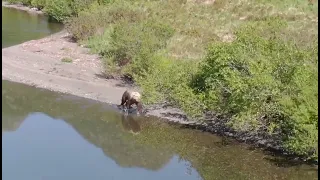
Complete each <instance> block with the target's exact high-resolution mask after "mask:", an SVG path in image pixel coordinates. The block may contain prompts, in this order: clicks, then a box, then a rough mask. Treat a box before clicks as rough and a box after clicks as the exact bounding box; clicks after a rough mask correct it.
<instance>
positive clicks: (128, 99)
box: [119, 90, 142, 114]
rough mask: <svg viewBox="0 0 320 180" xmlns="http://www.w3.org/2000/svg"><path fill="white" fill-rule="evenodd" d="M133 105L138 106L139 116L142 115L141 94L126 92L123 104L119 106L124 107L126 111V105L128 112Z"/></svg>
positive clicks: (122, 99) (123, 96) (122, 100)
mask: <svg viewBox="0 0 320 180" xmlns="http://www.w3.org/2000/svg"><path fill="white" fill-rule="evenodd" d="M132 104H135V105H136V106H137V110H138V112H139V114H142V103H141V95H140V93H138V92H135V91H129V90H126V91H125V92H124V93H123V95H122V98H121V104H120V105H119V106H122V108H123V109H124V105H126V107H127V110H128V111H129V109H130V108H131V105H132Z"/></svg>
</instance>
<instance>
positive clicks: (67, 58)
mask: <svg viewBox="0 0 320 180" xmlns="http://www.w3.org/2000/svg"><path fill="white" fill-rule="evenodd" d="M61 62H64V63H72V62H73V60H72V59H71V58H69V57H64V58H62V59H61Z"/></svg>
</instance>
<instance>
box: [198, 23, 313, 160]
mask: <svg viewBox="0 0 320 180" xmlns="http://www.w3.org/2000/svg"><path fill="white" fill-rule="evenodd" d="M286 28H287V24H286V23H284V22H282V21H280V20H279V19H278V18H270V19H265V20H263V21H256V22H252V23H248V25H246V26H244V27H242V28H240V29H239V30H238V31H237V32H236V33H235V34H236V37H237V38H236V40H235V41H233V42H232V43H216V44H213V45H212V46H211V47H210V48H209V49H208V53H207V56H206V59H205V63H204V64H203V65H202V66H201V68H200V71H199V73H198V74H197V76H196V78H194V80H193V82H192V87H193V88H194V89H195V91H196V92H197V93H199V94H203V96H204V97H205V98H204V99H205V100H206V101H205V104H206V108H207V109H208V110H212V111H218V112H220V113H225V114H229V115H230V116H231V117H232V121H231V125H232V126H233V127H234V128H237V129H240V130H246V131H248V130H249V131H254V130H257V129H259V128H269V129H271V128H270V127H272V128H273V129H274V130H275V131H278V132H279V131H280V132H282V136H283V138H284V141H285V142H284V145H285V147H286V148H287V149H288V150H291V151H293V152H296V153H298V154H303V155H305V154H308V153H309V152H310V151H312V150H314V149H316V148H317V147H316V146H317V144H316V142H317V141H318V126H317V124H318V92H317V89H318V76H317V73H318V68H317V65H318V59H317V53H318V52H317V50H316V51H315V48H313V49H312V48H305V49H299V48H298V46H296V45H295V44H294V42H293V41H290V39H288V38H287V37H286V36H285V34H284V33H285V30H286ZM315 46H317V44H316V43H314V44H313V47H315Z"/></svg>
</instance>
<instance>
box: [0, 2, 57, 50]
mask: <svg viewBox="0 0 320 180" xmlns="http://www.w3.org/2000/svg"><path fill="white" fill-rule="evenodd" d="M61 29H62V25H61V24H59V23H53V22H50V23H49V22H48V18H47V17H46V16H40V15H37V14H31V13H28V12H25V11H20V10H17V9H11V8H4V7H2V48H5V47H9V46H12V45H16V44H20V43H22V42H25V41H28V40H32V39H39V38H42V37H45V36H48V35H50V34H53V33H55V32H58V31H60V30H61Z"/></svg>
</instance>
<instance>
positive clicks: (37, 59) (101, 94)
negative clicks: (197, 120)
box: [2, 31, 182, 122]
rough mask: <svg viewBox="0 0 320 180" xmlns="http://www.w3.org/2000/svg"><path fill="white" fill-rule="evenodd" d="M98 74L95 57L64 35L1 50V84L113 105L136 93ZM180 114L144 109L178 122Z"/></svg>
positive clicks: (149, 113) (161, 109)
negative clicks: (70, 60)
mask: <svg viewBox="0 0 320 180" xmlns="http://www.w3.org/2000/svg"><path fill="white" fill-rule="evenodd" d="M63 58H70V59H72V62H70V63H68V62H63V61H62V59H63ZM101 73H102V65H101V60H100V59H99V56H97V55H93V54H90V53H89V50H88V49H87V48H84V47H81V46H79V45H78V44H77V43H75V42H73V41H72V39H71V37H70V36H69V34H68V33H67V32H66V31H61V32H59V33H56V34H53V35H51V36H48V37H45V38H43V39H39V40H32V41H28V42H25V43H22V44H19V45H16V46H11V47H8V48H4V49H2V79H5V80H10V81H14V82H19V83H24V84H28V85H33V86H36V87H41V88H45V89H49V90H52V91H58V92H63V93H69V94H73V95H76V96H81V97H85V98H90V99H94V100H98V101H101V102H107V103H110V104H114V105H115V104H119V103H120V98H121V96H122V93H123V92H124V91H125V90H126V89H136V90H137V88H134V87H131V86H129V85H128V84H126V83H124V82H122V81H120V80H110V79H105V78H101V77H99V74H101ZM168 114H175V115H177V114H178V116H177V117H175V116H174V115H169V116H168ZM181 114H182V113H181V112H180V111H179V110H177V109H173V108H162V107H161V106H158V107H156V108H152V109H148V112H147V114H146V115H154V116H158V117H162V118H166V119H170V120H173V121H181V122H182V120H181V118H179V117H180V116H181Z"/></svg>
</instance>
